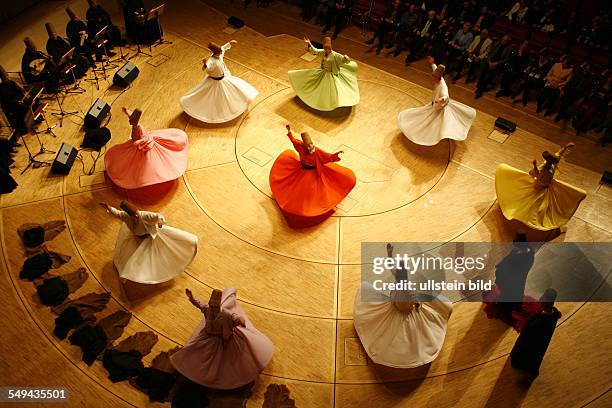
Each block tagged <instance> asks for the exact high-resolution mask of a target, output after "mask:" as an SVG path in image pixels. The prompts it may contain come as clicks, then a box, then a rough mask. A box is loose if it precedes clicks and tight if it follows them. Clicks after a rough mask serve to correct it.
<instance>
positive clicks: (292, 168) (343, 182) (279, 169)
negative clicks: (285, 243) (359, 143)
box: [270, 125, 357, 217]
mask: <svg viewBox="0 0 612 408" xmlns="http://www.w3.org/2000/svg"><path fill="white" fill-rule="evenodd" d="M286 127H287V136H288V137H289V140H290V141H291V143H292V144H293V148H294V149H295V150H296V151H297V152H298V154H299V156H298V154H295V152H294V151H293V150H285V151H284V152H282V153H281V154H280V155H279V156H278V157H277V158H276V161H275V162H274V164H273V165H272V169H271V170H270V188H271V189H272V194H273V195H274V198H275V199H276V202H277V203H278V206H279V207H280V208H281V209H282V210H283V212H285V213H286V214H289V215H293V216H299V217H317V216H320V215H323V214H326V213H328V212H330V211H332V210H333V209H334V207H335V206H336V205H338V204H339V203H340V202H341V201H342V200H343V199H344V198H345V197H346V196H347V195H348V194H349V193H350V192H351V190H352V189H353V187H355V184H356V182H357V179H356V177H355V174H354V173H353V171H352V170H350V169H348V168H346V167H343V166H340V165H338V164H336V163H334V162H338V161H340V154H341V153H342V151H339V152H336V153H333V154H332V153H327V152H326V151H324V150H322V149H320V148H318V147H315V145H314V143H313V142H312V139H311V138H310V135H309V134H308V132H302V134H301V136H302V140H301V141H300V140H297V139H296V138H295V137H293V134H292V133H291V127H290V126H289V125H287V126H286Z"/></svg>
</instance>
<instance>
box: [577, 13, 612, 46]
mask: <svg viewBox="0 0 612 408" xmlns="http://www.w3.org/2000/svg"><path fill="white" fill-rule="evenodd" d="M609 36H610V26H609V24H606V23H605V22H604V20H603V18H602V17H601V16H595V17H594V18H593V20H592V21H591V24H590V25H588V26H586V27H584V28H583V30H582V33H581V34H580V35H579V36H578V39H577V42H578V43H580V44H585V45H588V46H589V47H593V48H602V47H603V46H604V45H606V44H608V42H609V41H610V38H609Z"/></svg>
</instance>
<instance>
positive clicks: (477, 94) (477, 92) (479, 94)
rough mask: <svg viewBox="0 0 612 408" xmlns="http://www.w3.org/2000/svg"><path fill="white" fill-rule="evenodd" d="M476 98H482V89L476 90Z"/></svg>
mask: <svg viewBox="0 0 612 408" xmlns="http://www.w3.org/2000/svg"><path fill="white" fill-rule="evenodd" d="M474 98H475V99H480V98H482V92H480V91H476V95H474Z"/></svg>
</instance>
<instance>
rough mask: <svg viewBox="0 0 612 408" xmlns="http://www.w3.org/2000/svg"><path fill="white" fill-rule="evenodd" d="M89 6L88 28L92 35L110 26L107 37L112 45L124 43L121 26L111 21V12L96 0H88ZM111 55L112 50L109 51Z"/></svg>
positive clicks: (86, 15)
mask: <svg viewBox="0 0 612 408" xmlns="http://www.w3.org/2000/svg"><path fill="white" fill-rule="evenodd" d="M87 3H88V4H89V8H88V9H87V13H85V18H86V19H87V29H88V30H89V34H90V35H91V36H95V35H96V33H97V32H98V31H100V30H101V29H103V28H104V27H105V26H108V28H107V31H106V38H107V39H108V40H109V42H110V45H111V46H112V47H114V46H116V45H123V44H124V41H123V40H122V39H121V31H120V30H119V27H117V26H116V25H114V24H113V22H112V21H111V17H110V14H108V12H107V11H106V10H105V9H104V8H103V7H102V6H101V5H99V4H97V3H96V1H95V0H87ZM109 55H110V52H109Z"/></svg>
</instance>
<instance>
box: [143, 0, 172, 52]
mask: <svg viewBox="0 0 612 408" xmlns="http://www.w3.org/2000/svg"><path fill="white" fill-rule="evenodd" d="M165 8H166V3H163V4H160V5H159V6H157V7H155V8H153V9H151V10H150V11H149V14H148V15H147V21H149V20H153V19H154V18H156V17H157V30H158V31H159V40H157V41H155V45H154V46H155V47H157V46H158V45H161V44H172V41H167V40H164V33H163V31H162V29H161V24H160V23H159V16H161V15H162V14H164V9H165Z"/></svg>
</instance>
